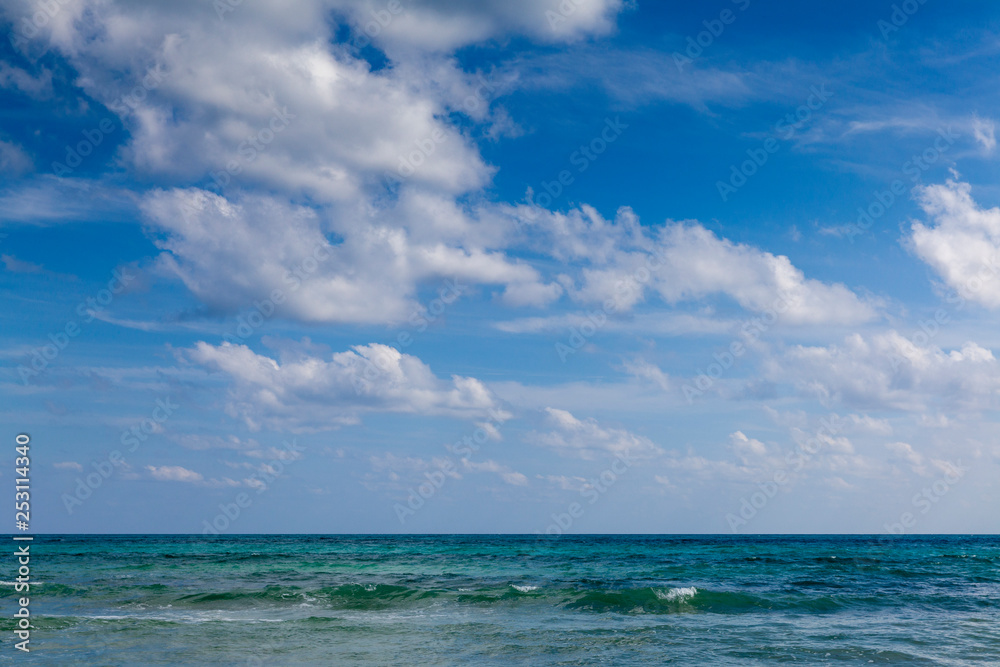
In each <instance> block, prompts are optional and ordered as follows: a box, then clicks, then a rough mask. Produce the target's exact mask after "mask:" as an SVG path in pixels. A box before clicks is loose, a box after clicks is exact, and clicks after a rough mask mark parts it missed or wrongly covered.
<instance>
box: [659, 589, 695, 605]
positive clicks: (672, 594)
mask: <svg viewBox="0 0 1000 667" xmlns="http://www.w3.org/2000/svg"><path fill="white" fill-rule="evenodd" d="M653 593H655V594H656V597H658V598H660V599H661V600H666V601H667V602H674V601H678V602H684V601H685V600H688V599H690V598H693V597H694V596H695V595H697V594H698V589H697V588H695V587H694V586H689V587H687V588H671V589H669V590H667V591H660V590H656V589H655V588H654V589H653Z"/></svg>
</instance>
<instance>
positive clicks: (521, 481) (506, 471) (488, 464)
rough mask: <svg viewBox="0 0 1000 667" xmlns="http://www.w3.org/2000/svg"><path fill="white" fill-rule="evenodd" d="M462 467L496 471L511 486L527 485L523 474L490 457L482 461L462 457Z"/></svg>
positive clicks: (469, 469) (478, 470) (471, 470)
mask: <svg viewBox="0 0 1000 667" xmlns="http://www.w3.org/2000/svg"><path fill="white" fill-rule="evenodd" d="M462 469H463V470H467V471H469V472H492V473H496V475H498V476H499V477H500V479H502V480H503V481H504V482H506V483H507V484H510V485H512V486H527V485H528V478H527V477H526V476H524V475H523V474H521V473H519V472H517V471H515V470H511V469H510V468H509V467H507V466H505V465H503V464H500V463H497V462H496V461H493V460H491V459H487V460H486V461H482V462H478V463H477V462H475V461H470V460H468V459H462Z"/></svg>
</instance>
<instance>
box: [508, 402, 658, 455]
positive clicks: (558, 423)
mask: <svg viewBox="0 0 1000 667" xmlns="http://www.w3.org/2000/svg"><path fill="white" fill-rule="evenodd" d="M545 414H546V419H545V422H546V424H547V425H548V426H550V427H552V430H550V431H547V432H544V433H539V432H537V431H533V432H531V433H528V434H527V435H526V436H525V440H526V441H527V442H529V443H532V444H535V445H540V446H542V447H549V448H551V449H554V450H555V451H556V452H558V453H559V454H561V455H563V456H571V457H576V458H581V459H585V460H595V459H600V458H605V457H608V456H617V455H621V456H627V457H628V458H651V457H654V456H656V455H658V454H659V453H660V448H659V447H657V446H656V445H654V444H653V442H652V441H651V440H650V439H649V438H646V437H643V436H640V435H635V434H633V433H630V432H629V431H626V430H625V429H617V428H603V427H601V426H600V425H599V424H598V423H597V421H596V420H594V419H584V420H581V419H577V418H576V417H574V416H573V415H572V414H570V413H569V412H567V411H565V410H559V409H557V408H545Z"/></svg>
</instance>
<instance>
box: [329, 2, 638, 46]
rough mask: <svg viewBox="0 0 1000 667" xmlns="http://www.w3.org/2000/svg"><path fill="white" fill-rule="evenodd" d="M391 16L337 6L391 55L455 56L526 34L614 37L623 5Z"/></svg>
mask: <svg viewBox="0 0 1000 667" xmlns="http://www.w3.org/2000/svg"><path fill="white" fill-rule="evenodd" d="M401 4H402V5H403V8H402V9H401V10H400V11H399V12H396V13H389V12H388V11H387V6H386V4H385V3H381V2H378V1H377V0H362V1H361V2H346V1H344V0H339V1H338V2H336V3H335V5H336V6H337V7H338V8H339V9H340V10H341V11H342V12H345V13H346V14H347V15H348V16H349V17H350V21H349V22H350V23H351V24H353V25H354V26H355V31H356V32H358V33H359V37H369V38H370V39H371V40H372V41H374V42H375V43H376V44H378V45H379V46H382V47H383V48H385V49H387V50H388V51H389V52H390V53H395V52H399V51H405V50H407V49H418V50H421V51H452V50H454V49H456V48H459V47H462V46H466V45H468V44H472V43H474V42H480V41H484V40H488V39H493V38H497V37H501V36H503V35H506V34H512V33H513V34H522V35H527V36H529V37H533V38H535V39H538V40H540V41H546V42H567V41H574V40H577V39H580V38H582V37H585V36H587V35H600V34H605V33H608V32H610V31H611V30H612V29H613V27H614V19H615V17H616V15H617V14H618V12H619V11H621V9H622V8H623V6H624V4H625V3H624V2H623V0H570V1H566V0H483V1H481V2H467V3H454V2H448V1H446V0H422V1H419V0H414V1H413V2H404V3H401Z"/></svg>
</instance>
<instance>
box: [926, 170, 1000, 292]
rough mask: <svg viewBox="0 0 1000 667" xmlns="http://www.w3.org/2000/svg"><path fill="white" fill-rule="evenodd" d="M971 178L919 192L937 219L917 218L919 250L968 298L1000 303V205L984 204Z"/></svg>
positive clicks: (927, 260)
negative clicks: (999, 275) (977, 199)
mask: <svg viewBox="0 0 1000 667" xmlns="http://www.w3.org/2000/svg"><path fill="white" fill-rule="evenodd" d="M971 191H972V188H971V187H970V185H969V184H968V183H960V182H957V181H953V180H949V181H947V182H946V183H945V184H944V185H930V186H927V187H924V188H922V189H921V190H920V191H919V201H920V206H921V208H923V210H924V212H925V213H926V214H927V215H928V216H929V217H930V218H931V219H932V220H933V222H932V223H929V224H927V225H924V224H923V223H920V222H914V223H913V226H912V234H911V236H910V237H909V243H910V247H911V248H912V249H913V251H914V253H916V255H917V256H918V257H919V258H920V259H922V260H923V261H924V262H926V263H927V264H928V265H929V266H930V267H931V268H932V269H934V271H935V272H936V273H937V274H938V275H939V276H940V277H941V279H942V280H943V281H944V282H945V284H946V285H947V286H948V287H950V288H952V289H953V290H955V292H956V293H957V294H958V295H959V296H960V297H962V298H963V299H968V300H970V301H975V302H977V303H980V304H982V305H984V306H986V307H987V308H998V307H1000V280H998V279H997V272H998V270H1000V254H998V252H1000V208H997V207H993V208H991V209H982V208H980V207H979V206H978V205H977V204H976V202H975V201H973V199H972V195H971Z"/></svg>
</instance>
